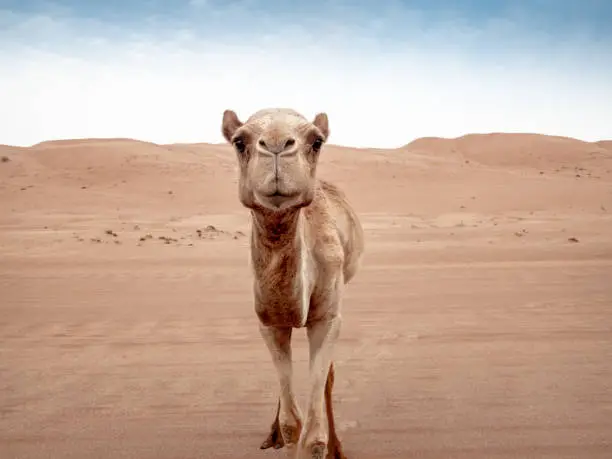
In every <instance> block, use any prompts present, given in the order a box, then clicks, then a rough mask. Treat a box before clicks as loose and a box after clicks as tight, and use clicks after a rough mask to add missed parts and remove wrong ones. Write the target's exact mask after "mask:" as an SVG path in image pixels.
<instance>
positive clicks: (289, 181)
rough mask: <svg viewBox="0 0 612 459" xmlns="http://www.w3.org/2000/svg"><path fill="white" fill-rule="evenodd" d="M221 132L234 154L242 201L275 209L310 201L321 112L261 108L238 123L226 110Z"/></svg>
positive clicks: (323, 123)
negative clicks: (310, 114) (310, 117)
mask: <svg viewBox="0 0 612 459" xmlns="http://www.w3.org/2000/svg"><path fill="white" fill-rule="evenodd" d="M222 132H223V137H224V138H225V140H227V142H229V143H230V144H231V145H232V146H233V147H234V150H235V151H236V155H237V157H238V164H239V166H240V179H239V198H240V201H241V202H242V204H243V205H244V206H245V207H247V208H251V209H267V210H270V211H276V212H278V211H285V210H287V209H292V208H300V207H304V206H307V205H309V204H310V203H311V202H312V200H313V198H314V193H315V183H316V178H315V174H316V168H317V161H318V159H319V153H320V151H321V148H322V146H323V144H324V143H325V141H326V140H327V137H328V136H329V127H328V120H327V115H326V114H325V113H319V114H318V115H316V116H315V118H314V120H313V121H312V122H310V121H308V120H307V119H306V118H304V117H303V116H302V115H300V114H299V113H297V112H295V111H294V110H291V109H284V108H276V109H265V110H260V111H258V112H256V113H255V114H253V115H252V116H251V117H250V118H249V119H248V120H247V121H246V122H244V123H243V122H242V121H240V120H239V119H238V116H237V115H236V113H235V112H234V111H232V110H226V111H225V112H224V113H223V123H222Z"/></svg>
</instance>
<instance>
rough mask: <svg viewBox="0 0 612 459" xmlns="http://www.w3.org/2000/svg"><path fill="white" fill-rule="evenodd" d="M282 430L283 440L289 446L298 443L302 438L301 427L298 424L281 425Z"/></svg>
mask: <svg viewBox="0 0 612 459" xmlns="http://www.w3.org/2000/svg"><path fill="white" fill-rule="evenodd" d="M281 432H282V433H283V435H282V436H283V441H284V443H285V445H287V446H289V445H294V444H296V443H297V442H298V440H299V439H300V428H299V427H298V426H290V425H288V424H284V425H281Z"/></svg>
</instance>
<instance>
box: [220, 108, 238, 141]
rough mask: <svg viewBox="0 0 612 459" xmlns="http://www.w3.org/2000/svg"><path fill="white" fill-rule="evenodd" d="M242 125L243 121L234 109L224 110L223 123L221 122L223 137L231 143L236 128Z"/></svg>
mask: <svg viewBox="0 0 612 459" xmlns="http://www.w3.org/2000/svg"><path fill="white" fill-rule="evenodd" d="M241 126H242V121H240V120H239V119H238V115H236V112H234V111H233V110H225V111H224V112H223V123H222V124H221V132H223V137H224V138H225V140H227V141H228V142H229V143H232V137H233V136H234V133H235V132H236V130H237V129H238V128H239V127H241Z"/></svg>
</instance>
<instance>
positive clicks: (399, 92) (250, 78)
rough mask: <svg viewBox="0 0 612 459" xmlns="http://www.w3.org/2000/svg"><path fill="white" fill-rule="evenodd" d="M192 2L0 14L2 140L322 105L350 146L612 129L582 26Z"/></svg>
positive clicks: (609, 86)
mask: <svg viewBox="0 0 612 459" xmlns="http://www.w3.org/2000/svg"><path fill="white" fill-rule="evenodd" d="M193 3H194V2H193V1H192V2H191V4H188V3H185V7H186V8H188V9H191V10H197V13H193V14H192V15H189V14H188V13H185V16H181V15H180V14H179V12H175V13H176V16H175V17H173V18H172V20H168V19H166V20H165V21H164V17H163V16H155V15H153V16H146V17H144V16H138V18H139V19H138V24H136V25H134V24H132V25H130V26H126V25H125V24H123V23H118V22H116V21H110V20H103V19H100V18H99V17H96V16H95V15H94V14H93V13H91V14H88V15H80V16H79V15H76V14H75V13H74V12H73V11H71V10H69V9H63V10H61V14H59V13H54V14H47V15H45V14H41V13H38V14H31V13H28V14H25V13H15V12H6V11H5V12H1V13H0V25H2V24H5V25H6V24H8V25H9V27H5V28H4V29H3V31H2V32H0V42H1V43H3V45H0V66H1V67H2V68H3V69H10V71H5V72H2V73H0V100H2V101H3V103H2V106H1V108H0V126H2V129H0V143H8V144H14V145H31V144H33V143H36V142H39V141H42V140H49V139H58V138H75V137H132V138H138V139H142V140H150V141H154V142H159V143H171V142H221V141H222V137H221V134H220V122H221V114H222V112H223V110H224V109H226V108H233V109H235V110H236V111H237V112H238V114H239V116H241V117H243V118H246V117H247V116H248V115H249V114H250V113H252V112H253V111H255V110H258V109H260V108H262V107H266V106H292V107H294V108H297V109H298V110H300V111H302V112H303V113H304V114H305V115H307V116H309V117H313V116H314V115H315V113H317V112H318V111H327V112H328V114H329V116H330V126H331V130H332V137H331V139H330V141H331V142H332V143H336V144H344V145H354V146H375V147H396V146H400V145H403V144H406V143H408V142H409V141H410V140H412V139H414V138H415V137H420V136H447V137H453V136H458V135H462V134H465V133H469V132H491V131H510V132H542V133H548V134H560V135H568V136H575V137H579V138H584V139H587V140H596V139H600V138H612V132H611V131H612V128H611V126H612V122H610V121H611V120H612V107H610V106H609V105H610V104H605V103H604V101H606V100H612V82H610V79H609V78H608V77H607V75H609V72H610V70H611V69H610V67H611V65H610V63H609V62H608V60H609V59H607V58H606V57H605V56H606V55H605V53H604V50H603V48H602V47H600V46H599V45H598V44H597V43H595V42H594V41H593V40H591V39H589V37H588V36H586V37H585V36H582V38H580V35H579V34H575V36H576V37H578V38H576V39H575V40H573V41H572V40H565V41H563V42H558V43H557V45H555V46H546V44H547V43H548V44H550V43H551V38H550V35H549V34H548V33H542V36H540V37H537V36H535V35H534V34H533V33H532V34H531V35H527V32H526V31H524V30H523V28H524V27H523V26H522V25H521V23H520V22H517V21H516V20H513V19H512V17H513V16H511V15H510V16H508V17H507V18H506V19H499V18H491V19H488V20H487V21H484V22H482V23H481V24H479V25H478V26H474V25H472V24H470V23H469V21H466V20H464V19H462V18H461V17H460V16H457V15H456V14H454V13H453V14H451V13H449V14H448V15H447V16H446V19H443V20H442V19H437V20H436V21H437V22H435V24H434V25H432V24H433V23H432V22H431V21H429V20H428V19H427V18H426V16H427V13H426V12H423V11H419V10H406V9H405V8H403V7H401V5H400V3H399V2H396V3H395V4H392V3H391V2H389V3H387V4H386V5H387V7H386V9H384V10H381V11H380V14H379V15H378V16H377V17H378V19H374V20H373V19H371V17H369V16H368V15H366V14H363V11H358V10H355V9H351V7H348V6H347V4H346V3H340V2H331V3H330V5H331V6H330V9H329V12H330V14H329V16H327V17H325V16H321V15H320V12H319V14H318V15H312V14H310V13H308V14H306V13H307V12H304V17H303V18H302V19H301V20H300V21H296V20H291V19H290V17H291V12H290V11H287V12H282V11H280V10H279V11H280V12H279V13H276V14H273V13H271V12H265V11H259V10H256V8H255V7H254V6H253V4H252V3H251V2H249V1H246V0H243V1H242V2H240V3H238V2H234V3H233V4H229V3H227V2H226V3H224V4H223V5H224V6H219V3H218V2H216V1H215V0H208V1H206V2H197V3H198V5H194V4H193ZM196 7H197V8H196ZM304 8H308V6H304ZM195 17H197V18H200V20H199V22H198V21H196V20H195ZM340 18H345V20H344V21H342V20H340ZM400 19H401V21H400ZM399 22H402V23H403V25H404V26H405V27H409V28H410V29H411V31H410V33H403V34H401V33H400V32H399V31H398V29H394V27H399ZM196 24H197V25H196ZM223 31H225V32H223ZM492 37H493V38H495V37H497V38H495V39H496V40H497V42H495V41H493V42H487V43H486V45H487V46H481V45H479V43H481V42H482V41H483V40H485V41H486V40H487V39H489V40H491V39H492ZM504 37H505V38H504ZM530 37H531V38H530ZM496 43H497V44H496ZM552 43H553V45H554V43H556V42H554V41H552ZM586 50H588V51H589V52H586Z"/></svg>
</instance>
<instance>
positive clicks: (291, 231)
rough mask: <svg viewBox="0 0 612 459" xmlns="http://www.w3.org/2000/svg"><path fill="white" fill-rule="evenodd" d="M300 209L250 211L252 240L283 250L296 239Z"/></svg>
mask: <svg viewBox="0 0 612 459" xmlns="http://www.w3.org/2000/svg"><path fill="white" fill-rule="evenodd" d="M300 214H301V209H291V210H288V211H285V212H270V211H252V220H253V234H252V237H253V242H255V243H257V245H258V246H264V247H265V248H267V249H270V250H275V249H277V250H283V249H285V248H286V247H288V246H291V245H294V244H295V243H296V241H297V240H298V229H299V223H300Z"/></svg>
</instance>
